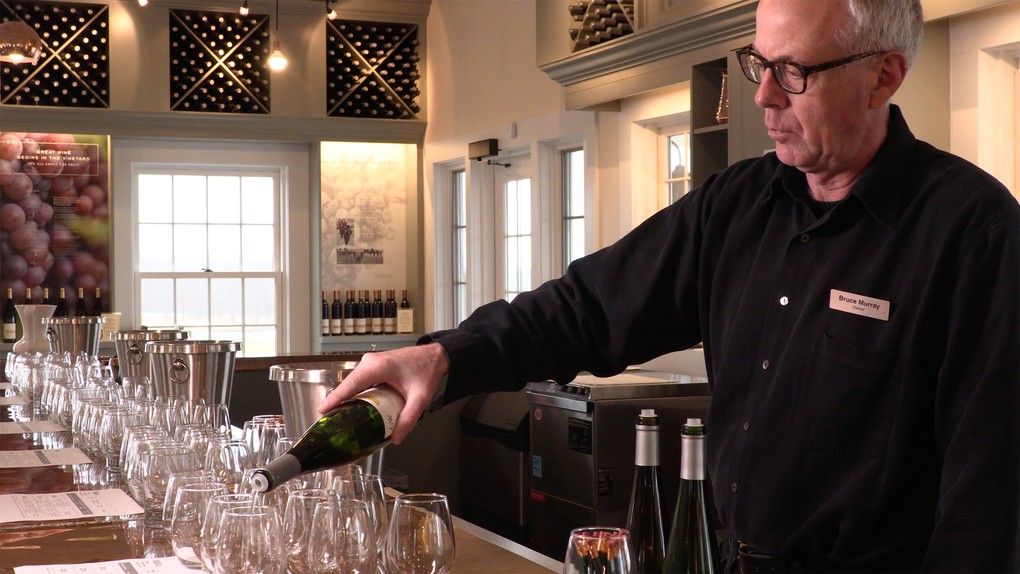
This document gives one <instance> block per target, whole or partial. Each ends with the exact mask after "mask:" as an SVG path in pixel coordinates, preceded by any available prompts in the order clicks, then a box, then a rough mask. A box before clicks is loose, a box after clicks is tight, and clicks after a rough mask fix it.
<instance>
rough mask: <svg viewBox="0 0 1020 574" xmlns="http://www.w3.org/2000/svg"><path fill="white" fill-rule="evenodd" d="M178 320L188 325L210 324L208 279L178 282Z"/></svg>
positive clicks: (179, 280)
mask: <svg viewBox="0 0 1020 574" xmlns="http://www.w3.org/2000/svg"><path fill="white" fill-rule="evenodd" d="M177 320H178V321H179V322H181V323H183V324H188V325H202V324H208V321H209V280H208V279H178V280H177Z"/></svg>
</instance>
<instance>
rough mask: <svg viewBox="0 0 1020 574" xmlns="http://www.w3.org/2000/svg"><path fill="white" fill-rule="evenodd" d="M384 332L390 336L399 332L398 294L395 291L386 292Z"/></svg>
mask: <svg viewBox="0 0 1020 574" xmlns="http://www.w3.org/2000/svg"><path fill="white" fill-rule="evenodd" d="M383 332H384V333H386V334H388V335H390V334H393V333H396V332H397V294H396V290H395V289H389V290H387V291H386V302H385V303H384V304H383Z"/></svg>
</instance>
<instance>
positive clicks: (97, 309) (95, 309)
mask: <svg viewBox="0 0 1020 574" xmlns="http://www.w3.org/2000/svg"><path fill="white" fill-rule="evenodd" d="M105 311H106V309H104V308H103V294H102V293H100V291H99V287H96V298H95V299H93V300H92V316H93V317H99V316H100V315H102V314H103V313H104V312H105Z"/></svg>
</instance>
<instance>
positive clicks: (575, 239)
mask: <svg viewBox="0 0 1020 574" xmlns="http://www.w3.org/2000/svg"><path fill="white" fill-rule="evenodd" d="M566 255H567V264H568V265H569V264H570V262H572V261H575V260H577V259H580V258H581V257H584V220H583V219H569V220H567V253H566Z"/></svg>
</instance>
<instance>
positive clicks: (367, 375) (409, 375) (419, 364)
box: [319, 343, 450, 444]
mask: <svg viewBox="0 0 1020 574" xmlns="http://www.w3.org/2000/svg"><path fill="white" fill-rule="evenodd" d="M449 367H450V361H449V359H448V358H447V357H446V351H444V350H443V348H442V347H441V346H440V345H439V343H430V344H428V345H418V346H414V347H403V348H400V349H395V350H393V351H384V352H380V353H365V354H364V355H363V356H362V357H361V361H360V362H359V363H358V366H357V367H356V368H355V369H354V370H353V371H352V372H351V374H349V375H347V377H346V378H345V379H344V380H343V381H342V382H341V383H340V384H339V385H337V387H336V388H335V389H333V392H331V393H330V394H328V395H326V398H325V399H323V400H322V403H320V404H319V412H320V413H322V414H325V413H327V412H329V411H331V410H333V409H335V408H336V407H337V405H339V404H340V403H342V402H343V401H345V400H347V399H349V398H351V397H353V396H354V395H356V394H358V393H360V392H361V391H363V390H365V389H367V388H369V387H373V386H375V385H379V384H386V385H388V386H390V387H392V388H394V389H396V390H397V392H399V393H400V394H401V395H403V396H404V401H405V402H406V404H405V405H404V410H402V411H400V416H399V417H397V425H396V427H394V429H393V435H392V436H391V437H390V438H391V439H392V440H393V444H400V443H401V442H402V441H403V440H404V437H406V436H407V435H408V433H410V432H411V431H412V430H414V427H415V425H416V424H417V423H418V419H420V418H421V415H422V413H424V412H425V409H427V408H428V406H429V402H431V401H432V397H433V396H435V394H436V392H437V391H438V390H439V382H440V380H441V379H442V377H443V375H445V374H446V372H447V371H448V370H449Z"/></svg>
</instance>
